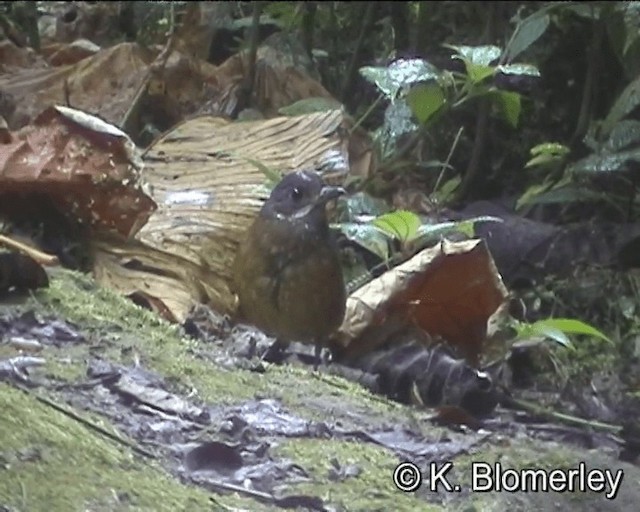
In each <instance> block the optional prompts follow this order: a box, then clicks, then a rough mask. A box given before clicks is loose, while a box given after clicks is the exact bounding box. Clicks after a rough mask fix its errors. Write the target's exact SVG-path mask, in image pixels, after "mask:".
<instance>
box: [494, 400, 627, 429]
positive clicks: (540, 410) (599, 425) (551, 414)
mask: <svg viewBox="0 0 640 512" xmlns="http://www.w3.org/2000/svg"><path fill="white" fill-rule="evenodd" d="M505 402H506V405H508V406H511V407H515V408H518V409H522V410H525V411H528V412H531V413H534V414H538V415H540V416H542V417H544V418H548V419H552V420H559V421H560V422H562V423H566V424H568V425H577V426H581V427H590V428H594V429H596V430H603V431H605V432H611V433H613V434H619V433H620V431H621V430H622V427H621V426H619V425H612V424H610V423H603V422H601V421H595V420H586V419H584V418H579V417H577V416H571V415H569V414H564V413H561V412H556V411H551V410H548V409H545V408H544V407H542V406H541V405H538V404H533V403H530V402H526V401H524V400H519V399H517V398H513V397H510V396H506V397H505Z"/></svg>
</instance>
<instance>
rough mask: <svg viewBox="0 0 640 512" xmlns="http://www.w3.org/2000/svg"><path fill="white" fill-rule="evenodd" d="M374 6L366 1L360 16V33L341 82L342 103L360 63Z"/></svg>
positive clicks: (350, 87)
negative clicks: (362, 13)
mask: <svg viewBox="0 0 640 512" xmlns="http://www.w3.org/2000/svg"><path fill="white" fill-rule="evenodd" d="M374 8H375V3H374V2H367V5H366V8H365V11H364V15H363V16H362V24H361V25H360V34H359V35H358V40H357V42H356V47H355V48H354V50H353V53H352V54H351V60H350V61H349V66H348V67H347V72H346V73H345V75H344V81H343V82H342V93H341V94H340V99H341V101H342V104H345V103H346V100H347V97H348V96H349V94H350V92H351V89H352V88H353V83H354V82H355V79H356V75H357V73H358V66H359V64H360V56H361V54H362V47H363V46H364V39H365V37H366V35H367V33H368V32H369V27H370V26H371V21H372V19H373V10H374Z"/></svg>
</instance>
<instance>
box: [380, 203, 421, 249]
mask: <svg viewBox="0 0 640 512" xmlns="http://www.w3.org/2000/svg"><path fill="white" fill-rule="evenodd" d="M372 224H373V225H374V226H375V227H376V228H378V229H379V230H381V231H383V232H384V233H386V234H388V235H390V236H391V237H394V238H396V239H397V240H400V241H401V242H407V241H409V240H412V239H413V238H415V236H416V234H417V233H418V229H419V228H420V225H421V221H420V217H418V216H417V215H416V214H415V213H413V212H410V211H407V210H398V211H395V212H391V213H385V214H384V215H381V216H380V217H377V218H376V219H374V221H373V223H372Z"/></svg>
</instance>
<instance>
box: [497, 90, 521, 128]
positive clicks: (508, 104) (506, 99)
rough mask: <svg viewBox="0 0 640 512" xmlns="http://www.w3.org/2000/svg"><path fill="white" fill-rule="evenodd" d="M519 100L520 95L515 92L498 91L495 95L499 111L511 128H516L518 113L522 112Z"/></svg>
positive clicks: (518, 118)
mask: <svg viewBox="0 0 640 512" xmlns="http://www.w3.org/2000/svg"><path fill="white" fill-rule="evenodd" d="M520 99H521V97H520V94H518V93H517V92H508V91H500V92H498V93H497V101H498V105H499V106H500V111H501V113H502V115H503V117H504V118H505V120H506V121H507V122H508V123H509V124H510V125H511V126H512V127H513V128H517V126H518V121H519V120H520V111H521V110H522V106H521V104H520Z"/></svg>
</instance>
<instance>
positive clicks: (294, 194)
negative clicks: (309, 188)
mask: <svg viewBox="0 0 640 512" xmlns="http://www.w3.org/2000/svg"><path fill="white" fill-rule="evenodd" d="M291 197H292V198H293V199H294V200H296V201H297V200H298V199H300V198H301V197H302V190H300V189H299V188H298V187H293V190H292V191H291Z"/></svg>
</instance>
